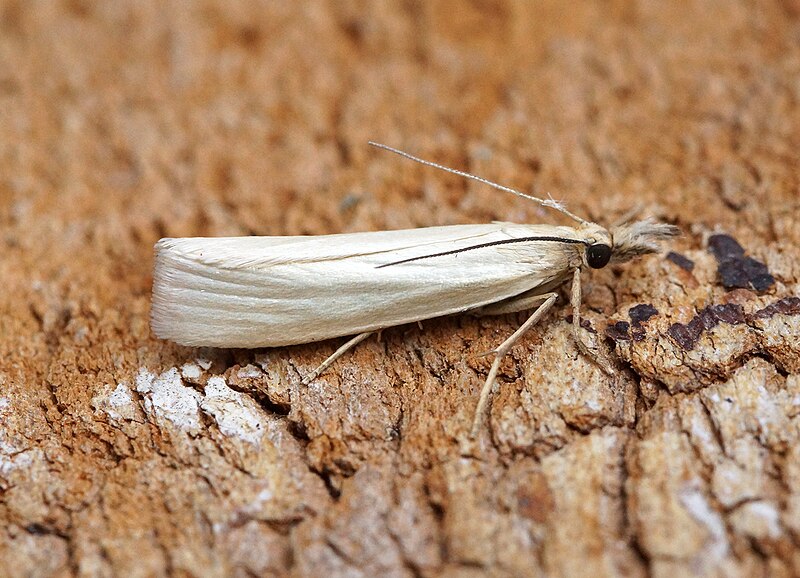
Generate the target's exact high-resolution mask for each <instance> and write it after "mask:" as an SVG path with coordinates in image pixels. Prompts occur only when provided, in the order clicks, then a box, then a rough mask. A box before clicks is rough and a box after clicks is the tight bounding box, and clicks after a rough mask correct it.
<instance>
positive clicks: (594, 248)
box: [586, 243, 611, 269]
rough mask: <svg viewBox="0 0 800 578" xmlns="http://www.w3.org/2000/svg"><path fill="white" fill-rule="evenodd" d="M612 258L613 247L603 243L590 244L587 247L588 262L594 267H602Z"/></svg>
mask: <svg viewBox="0 0 800 578" xmlns="http://www.w3.org/2000/svg"><path fill="white" fill-rule="evenodd" d="M610 260H611V247H609V246H608V245H603V244H602V243H595V244H594V245H589V248H588V249H586V262H587V263H589V267H591V268H592V269H602V268H603V267H605V266H606V265H608V262H609V261H610Z"/></svg>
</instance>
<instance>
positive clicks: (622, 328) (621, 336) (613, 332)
mask: <svg viewBox="0 0 800 578" xmlns="http://www.w3.org/2000/svg"><path fill="white" fill-rule="evenodd" d="M630 328H631V324H630V323H628V322H627V321H617V322H616V323H614V324H613V325H609V326H608V327H606V337H608V338H609V339H612V340H613V341H628V340H629V339H630V338H631V337H630V335H628V330H629V329H630Z"/></svg>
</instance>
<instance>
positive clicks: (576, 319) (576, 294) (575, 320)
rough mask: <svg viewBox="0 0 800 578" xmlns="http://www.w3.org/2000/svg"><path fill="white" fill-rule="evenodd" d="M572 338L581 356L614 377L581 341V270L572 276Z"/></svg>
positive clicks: (609, 367)
mask: <svg viewBox="0 0 800 578" xmlns="http://www.w3.org/2000/svg"><path fill="white" fill-rule="evenodd" d="M571 302H572V337H573V338H574V340H575V345H576V346H577V347H578V351H580V352H581V353H582V354H583V355H585V356H586V357H588V358H589V359H591V360H592V361H594V362H595V363H596V364H597V366H598V367H599V368H600V369H602V370H603V371H604V372H605V373H607V374H608V375H614V370H613V369H612V368H611V366H610V365H609V364H608V362H607V361H606V360H604V359H602V358H601V357H600V356H599V355H598V354H597V353H596V352H595V351H592V350H591V348H590V347H589V346H588V345H586V343H585V342H584V341H583V339H581V270H580V269H575V272H574V273H573V274H572V299H571Z"/></svg>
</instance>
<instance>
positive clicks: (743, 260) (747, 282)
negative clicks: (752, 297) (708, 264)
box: [717, 257, 775, 292]
mask: <svg viewBox="0 0 800 578" xmlns="http://www.w3.org/2000/svg"><path fill="white" fill-rule="evenodd" d="M717 272H718V273H719V276H720V279H721V281H722V286H723V287H725V289H750V288H752V289H754V290H755V291H758V292H762V291H766V290H767V289H769V288H770V287H772V285H773V284H774V283H775V279H774V278H773V277H772V275H770V274H769V270H768V269H767V266H766V265H765V264H764V263H762V262H760V261H756V260H755V259H753V258H752V257H740V258H736V259H730V260H728V261H725V262H723V263H720V265H719V267H718V268H717Z"/></svg>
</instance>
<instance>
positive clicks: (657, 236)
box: [611, 219, 680, 263]
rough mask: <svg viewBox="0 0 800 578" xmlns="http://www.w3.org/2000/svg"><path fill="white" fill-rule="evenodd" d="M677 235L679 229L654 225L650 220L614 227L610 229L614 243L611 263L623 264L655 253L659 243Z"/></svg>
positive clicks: (662, 224)
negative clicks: (640, 256)
mask: <svg viewBox="0 0 800 578" xmlns="http://www.w3.org/2000/svg"><path fill="white" fill-rule="evenodd" d="M679 234H680V229H678V227H676V226H675V225H668V224H666V223H656V222H655V221H652V220H650V219H648V220H645V221H636V222H634V223H626V224H624V225H619V226H617V227H614V228H612V229H611V236H612V238H613V241H614V250H613V253H612V255H611V262H612V263H624V262H625V261H630V260H631V259H633V258H635V257H638V256H639V255H647V254H648V253H657V252H658V251H659V249H660V247H659V241H664V240H666V239H669V238H670V237H675V236H676V235H679Z"/></svg>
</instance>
